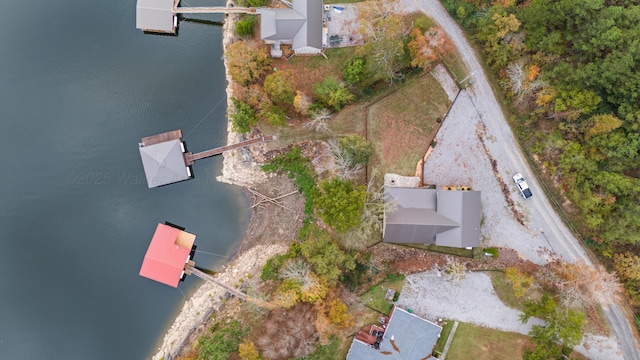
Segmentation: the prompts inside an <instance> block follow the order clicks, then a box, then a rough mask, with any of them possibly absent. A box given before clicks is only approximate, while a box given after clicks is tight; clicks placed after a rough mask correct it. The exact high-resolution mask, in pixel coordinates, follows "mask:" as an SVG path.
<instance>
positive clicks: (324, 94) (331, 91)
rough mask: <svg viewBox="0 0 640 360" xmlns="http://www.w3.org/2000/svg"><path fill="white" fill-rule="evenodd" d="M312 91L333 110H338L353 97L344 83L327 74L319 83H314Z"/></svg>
mask: <svg viewBox="0 0 640 360" xmlns="http://www.w3.org/2000/svg"><path fill="white" fill-rule="evenodd" d="M313 93H314V94H315V95H316V97H317V98H318V100H319V101H320V102H321V103H322V104H324V105H326V106H327V107H330V108H332V109H334V110H335V111H340V109H342V107H344V106H345V105H347V104H348V103H350V102H351V101H352V100H353V99H354V96H353V94H352V93H351V92H349V89H347V87H346V86H345V84H344V83H342V82H340V81H338V79H336V78H335V77H333V76H328V77H326V78H325V79H324V80H323V81H322V82H321V83H318V84H316V85H315V86H314V88H313Z"/></svg>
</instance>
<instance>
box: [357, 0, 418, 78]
mask: <svg viewBox="0 0 640 360" xmlns="http://www.w3.org/2000/svg"><path fill="white" fill-rule="evenodd" d="M369 3H372V4H375V3H378V1H368V2H366V3H365V4H369ZM375 15H378V14H375ZM360 23H361V32H362V33H363V34H364V39H365V45H364V46H362V47H361V48H360V49H359V52H360V54H362V55H364V56H365V58H366V65H367V72H368V73H369V74H376V75H378V76H379V77H380V79H385V80H387V81H388V82H389V84H393V83H394V82H395V81H396V80H398V79H399V78H401V76H402V73H401V70H402V69H403V68H405V67H406V66H408V65H409V63H408V62H407V59H405V50H404V42H403V38H404V36H403V33H404V31H405V29H403V28H402V22H401V18H400V16H398V15H393V14H390V15H386V16H385V17H381V18H376V19H374V20H371V19H367V18H366V17H364V16H363V17H362V18H361V20H360ZM375 80H378V79H376V78H374V79H372V81H375Z"/></svg>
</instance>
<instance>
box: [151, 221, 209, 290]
mask: <svg viewBox="0 0 640 360" xmlns="http://www.w3.org/2000/svg"><path fill="white" fill-rule="evenodd" d="M195 240H196V236H195V235H194V234H190V233H188V232H186V231H182V230H180V229H177V228H175V227H171V226H168V225H164V224H158V227H156V232H155V233H154V234H153V238H151V243H150V244H149V248H148V249H147V253H146V254H145V256H144V260H143V262H142V267H141V268H140V276H144V277H146V278H149V279H151V280H155V281H158V282H161V283H163V284H166V285H169V286H173V287H177V286H178V283H179V282H180V279H181V278H182V275H183V273H182V271H183V270H184V264H186V262H187V260H189V256H190V253H191V249H192V248H193V243H194V242H195Z"/></svg>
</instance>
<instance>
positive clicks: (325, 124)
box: [302, 108, 332, 133]
mask: <svg viewBox="0 0 640 360" xmlns="http://www.w3.org/2000/svg"><path fill="white" fill-rule="evenodd" d="M331 115H332V114H331V110H329V109H327V108H322V109H320V110H314V111H312V112H311V114H309V121H307V122H306V123H304V124H303V125H302V126H303V127H304V128H305V129H310V130H313V131H317V132H321V133H328V132H331V130H330V129H329V120H331Z"/></svg>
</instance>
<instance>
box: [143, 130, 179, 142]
mask: <svg viewBox="0 0 640 360" xmlns="http://www.w3.org/2000/svg"><path fill="white" fill-rule="evenodd" d="M181 138H182V130H173V131H168V132H166V133H162V134H158V135H151V136H147V137H143V138H142V140H141V141H140V144H142V146H149V145H154V144H159V143H163V142H165V141H171V140H180V139H181Z"/></svg>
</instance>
